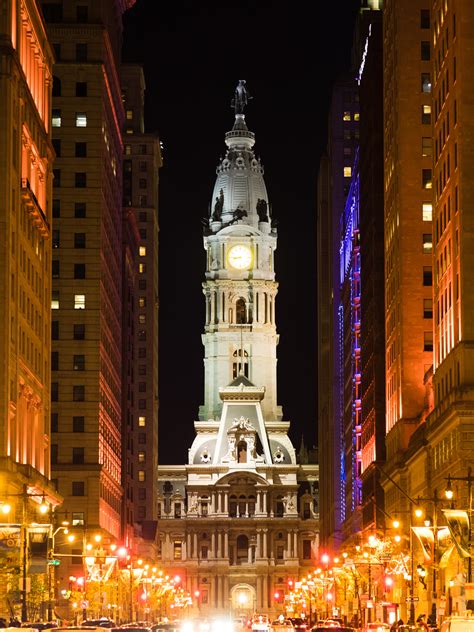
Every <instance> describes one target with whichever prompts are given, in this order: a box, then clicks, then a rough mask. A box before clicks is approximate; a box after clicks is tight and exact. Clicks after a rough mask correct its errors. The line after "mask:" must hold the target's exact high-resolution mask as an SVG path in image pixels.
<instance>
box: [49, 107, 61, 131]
mask: <svg viewBox="0 0 474 632" xmlns="http://www.w3.org/2000/svg"><path fill="white" fill-rule="evenodd" d="M51 125H52V126H53V127H61V110H59V109H57V108H55V109H54V110H53V116H52V118H51Z"/></svg>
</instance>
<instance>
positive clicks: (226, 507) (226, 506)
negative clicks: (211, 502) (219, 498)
mask: <svg viewBox="0 0 474 632" xmlns="http://www.w3.org/2000/svg"><path fill="white" fill-rule="evenodd" d="M224 513H225V514H226V516H227V515H229V492H228V491H225V492H224Z"/></svg>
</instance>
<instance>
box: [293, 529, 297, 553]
mask: <svg viewBox="0 0 474 632" xmlns="http://www.w3.org/2000/svg"><path fill="white" fill-rule="evenodd" d="M293 557H298V531H296V530H295V531H294V532H293Z"/></svg>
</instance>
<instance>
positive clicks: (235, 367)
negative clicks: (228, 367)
mask: <svg viewBox="0 0 474 632" xmlns="http://www.w3.org/2000/svg"><path fill="white" fill-rule="evenodd" d="M232 355H233V357H234V362H233V364H232V378H233V379H234V380H235V378H236V377H237V376H238V375H239V373H240V370H241V369H242V373H243V374H244V375H245V377H248V376H249V354H248V353H247V351H245V350H244V357H243V359H241V358H242V349H237V350H235V351H234V353H233V354H232Z"/></svg>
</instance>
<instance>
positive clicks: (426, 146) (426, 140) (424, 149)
mask: <svg viewBox="0 0 474 632" xmlns="http://www.w3.org/2000/svg"><path fill="white" fill-rule="evenodd" d="M432 153H433V145H432V140H431V136H427V137H423V138H422V139H421V155H422V156H424V157H425V156H431V155H432Z"/></svg>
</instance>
